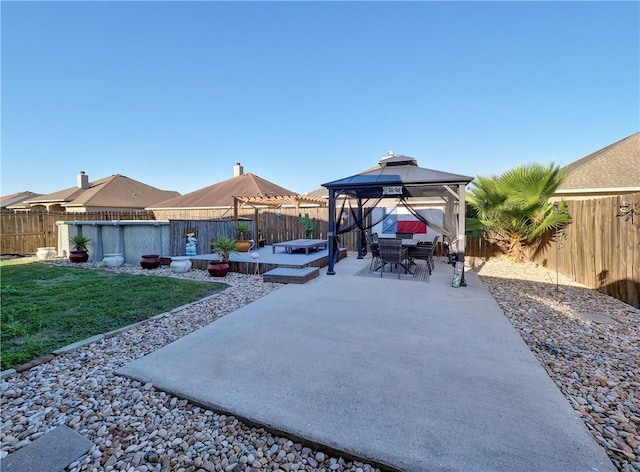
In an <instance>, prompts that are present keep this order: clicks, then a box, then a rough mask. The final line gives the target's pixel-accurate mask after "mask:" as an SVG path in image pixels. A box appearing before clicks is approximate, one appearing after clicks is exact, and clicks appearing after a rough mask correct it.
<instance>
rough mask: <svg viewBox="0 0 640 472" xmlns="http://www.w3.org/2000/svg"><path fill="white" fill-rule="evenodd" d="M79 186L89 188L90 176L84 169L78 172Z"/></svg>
mask: <svg viewBox="0 0 640 472" xmlns="http://www.w3.org/2000/svg"><path fill="white" fill-rule="evenodd" d="M78 188H89V176H88V175H87V174H85V173H84V171H83V170H81V171H80V173H79V174H78Z"/></svg>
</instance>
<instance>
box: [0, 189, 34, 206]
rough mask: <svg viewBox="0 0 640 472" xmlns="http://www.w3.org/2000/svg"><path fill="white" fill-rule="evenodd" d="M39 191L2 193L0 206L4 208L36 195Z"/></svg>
mask: <svg viewBox="0 0 640 472" xmlns="http://www.w3.org/2000/svg"><path fill="white" fill-rule="evenodd" d="M38 195H40V194H39V193H35V192H30V191H29V190H25V191H24V192H18V193H12V194H11V195H4V196H2V197H0V208H5V207H7V206H9V205H15V204H17V203H20V202H22V201H24V200H27V199H29V198H33V197H37V196H38Z"/></svg>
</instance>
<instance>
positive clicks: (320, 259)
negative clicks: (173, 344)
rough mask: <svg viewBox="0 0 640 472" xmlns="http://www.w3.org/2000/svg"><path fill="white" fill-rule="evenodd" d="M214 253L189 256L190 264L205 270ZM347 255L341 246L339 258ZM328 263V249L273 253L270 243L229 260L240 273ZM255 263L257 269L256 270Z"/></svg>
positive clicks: (167, 258)
mask: <svg viewBox="0 0 640 472" xmlns="http://www.w3.org/2000/svg"><path fill="white" fill-rule="evenodd" d="M253 253H257V254H258V256H259V257H258V258H256V259H254V258H252V257H251V254H253ZM216 257H217V255H216V254H198V255H196V256H192V257H190V259H191V265H192V267H193V268H194V269H201V270H206V269H207V264H208V262H209V261H212V260H216ZM345 257H347V250H346V249H345V248H341V249H340V252H339V258H340V259H344V258H345ZM170 263H171V257H170V256H162V264H163V265H169V264H170ZM328 264H329V251H328V250H327V249H321V250H319V251H314V252H311V253H309V254H304V253H292V254H288V253H286V252H276V253H275V254H273V251H272V248H271V246H270V245H268V246H266V247H261V248H259V249H257V250H251V251H250V252H238V253H235V254H231V256H230V260H229V266H230V270H231V271H232V272H239V273H242V274H256V273H257V274H264V273H265V272H268V271H270V270H273V269H277V268H281V267H282V268H289V269H301V268H304V267H318V268H322V267H326V266H327V265H328ZM256 265H257V269H258V270H257V271H256Z"/></svg>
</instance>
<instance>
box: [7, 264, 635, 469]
mask: <svg viewBox="0 0 640 472" xmlns="http://www.w3.org/2000/svg"><path fill="white" fill-rule="evenodd" d="M56 263H57V264H68V263H67V262H64V261H59V262H56ZM99 265H100V264H90V263H89V264H82V266H85V267H96V268H97V267H99ZM105 270H113V271H122V272H127V273H140V274H144V275H147V276H179V277H184V278H190V279H195V280H210V281H222V282H225V283H227V284H229V285H230V287H229V288H228V289H226V290H224V291H222V292H220V293H219V294H216V295H214V296H213V297H210V298H208V299H206V300H204V301H202V302H198V303H194V304H191V305H188V306H186V307H183V308H181V309H178V310H174V311H173V312H171V313H167V314H166V315H165V316H162V317H158V318H155V319H152V320H149V321H148V322H146V323H143V324H141V325H137V326H135V327H134V328H132V329H129V330H127V331H124V332H121V333H119V334H115V335H113V336H110V337H105V338H103V339H101V340H100V341H98V342H95V343H93V344H91V345H89V346H85V347H82V348H79V349H77V350H76V351H73V352H70V353H65V354H62V355H59V356H56V357H54V358H53V359H52V360H51V361H50V362H47V363H43V364H41V365H38V366H36V367H34V368H32V369H30V370H27V371H25V372H21V373H16V374H13V375H11V376H9V377H6V378H5V379H3V380H2V381H1V385H0V389H1V394H2V397H1V400H2V412H1V420H2V433H1V436H0V455H1V456H5V455H6V454H7V453H9V452H13V451H15V450H17V449H20V448H21V447H23V446H24V445H26V444H28V443H29V442H30V441H33V440H35V439H36V438H38V437H39V436H41V435H42V434H44V433H45V432H47V431H49V430H51V429H52V428H54V427H55V426H57V425H62V424H66V425H67V426H69V427H71V428H73V429H75V430H76V431H77V432H78V433H80V434H81V435H82V436H84V437H85V438H87V439H89V440H91V441H92V442H93V443H94V446H93V447H92V449H91V450H90V451H89V452H88V454H86V455H84V456H83V457H81V458H79V459H78V460H77V461H76V462H74V463H73V464H71V466H70V467H69V468H68V469H67V470H69V471H90V470H91V471H94V470H95V471H103V470H104V471H109V470H127V471H169V470H171V471H185V472H187V471H201V470H202V471H227V472H230V471H234V472H236V471H248V470H281V471H284V472H290V471H295V470H337V471H356V472H363V471H374V470H378V469H376V468H375V467H374V466H372V465H370V464H365V463H361V462H358V461H350V460H346V459H343V458H341V457H338V456H332V455H331V454H328V453H326V452H323V451H319V450H316V449H312V448H309V447H306V446H305V445H302V444H300V443H297V442H296V441H295V440H292V439H290V438H287V437H282V436H278V435H275V434H271V433H269V432H267V431H265V430H264V429H261V428H253V427H251V426H248V425H245V424H243V423H242V422H241V421H239V420H238V419H236V418H234V417H232V416H225V415H221V414H218V413H216V412H213V411H209V410H206V409H204V408H201V407H198V406H196V405H193V404H192V403H190V402H188V401H186V400H181V399H179V398H176V397H174V396H172V395H169V394H167V393H164V392H162V391H159V390H156V389H155V388H154V387H153V386H152V385H149V384H147V385H143V384H141V383H140V382H137V381H134V380H131V379H126V378H123V377H120V376H117V375H114V372H115V371H116V370H117V369H118V368H120V367H121V366H123V365H125V364H127V363H129V362H130V361H132V360H134V359H137V358H140V357H142V356H144V355H146V354H148V353H150V352H152V351H155V350H157V349H159V348H160V347H162V346H164V345H166V344H168V343H170V342H172V341H174V340H176V339H178V338H179V337H182V336H184V335H185V334H188V333H190V332H192V331H195V330H197V329H199V328H200V327H202V326H205V325H207V324H209V323H211V322H212V321H214V320H216V319H217V318H220V317H222V316H224V315H226V314H228V313H230V312H232V311H234V310H236V309H237V308H239V307H241V306H243V305H246V304H247V303H250V302H252V301H254V300H256V299H258V298H260V297H262V296H264V295H266V294H268V293H270V292H271V291H273V290H276V289H277V288H278V287H280V285H279V284H271V283H264V282H263V281H262V278H261V277H260V276H253V275H243V274H237V273H230V274H228V275H227V277H225V278H224V279H222V280H220V279H212V278H211V277H209V275H208V273H207V272H206V271H200V270H191V271H189V272H187V273H185V274H173V273H172V272H171V271H170V269H169V268H167V267H161V268H159V269H155V270H153V271H145V270H143V269H141V268H139V267H137V266H131V265H125V266H123V267H121V268H117V269H105ZM479 275H480V277H481V278H482V280H483V283H484V284H485V285H486V286H487V288H488V289H489V291H490V292H491V294H492V295H493V296H494V297H495V298H496V300H497V301H498V303H499V305H500V306H501V308H502V309H503V310H504V312H505V314H506V316H507V317H508V319H509V320H510V321H511V323H512V324H513V326H514V327H515V328H516V329H517V330H518V331H519V332H520V334H521V336H522V338H523V339H524V340H525V342H526V343H527V344H528V345H529V347H530V348H531V350H532V351H533V353H534V354H535V356H536V357H537V358H538V359H539V361H540V363H541V364H542V365H543V366H544V368H545V369H546V370H547V372H548V373H549V375H550V376H551V378H552V379H553V380H554V381H555V382H556V384H557V385H558V387H559V388H560V389H561V391H562V392H563V393H564V395H565V396H566V397H567V399H568V400H569V402H570V403H571V404H572V405H573V406H574V408H575V410H576V411H577V412H578V414H579V415H580V416H581V417H582V418H583V419H584V421H585V423H586V425H587V427H588V428H589V429H590V431H591V432H592V433H593V434H594V436H595V438H596V440H597V441H598V442H599V443H600V444H601V445H602V446H603V447H604V448H605V449H606V450H607V452H608V454H609V457H610V458H611V459H612V461H613V462H614V464H615V465H616V466H617V467H618V469H619V470H622V471H625V472H626V471H636V472H640V462H639V461H640V446H639V442H640V435H639V434H640V433H639V431H638V429H639V428H640V335H639V334H638V322H639V321H640V310H637V309H635V308H633V307H631V306H629V305H626V304H624V303H622V302H620V301H618V300H615V299H613V298H611V297H608V296H606V295H604V294H601V293H598V292H596V291H592V290H588V289H586V288H584V287H581V286H579V285H576V284H573V283H571V282H570V281H568V280H567V279H565V278H561V279H560V287H559V291H558V292H557V293H556V285H555V272H553V273H552V272H550V271H548V270H546V269H543V268H540V267H536V266H535V265H531V264H518V265H516V264H510V263H507V262H495V263H488V264H485V265H484V266H482V268H481V269H480V270H479ZM524 427H526V425H524Z"/></svg>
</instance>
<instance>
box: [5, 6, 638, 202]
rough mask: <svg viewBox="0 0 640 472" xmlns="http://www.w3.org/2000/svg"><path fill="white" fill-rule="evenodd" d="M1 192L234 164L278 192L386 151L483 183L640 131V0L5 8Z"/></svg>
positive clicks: (157, 181)
mask: <svg viewBox="0 0 640 472" xmlns="http://www.w3.org/2000/svg"><path fill="white" fill-rule="evenodd" d="M1 15H2V169H1V171H2V190H1V194H2V195H8V194H11V193H15V192H19V191H22V190H31V191H34V192H38V193H50V192H53V191H57V190H60V189H62V188H66V187H71V186H74V185H75V181H76V175H77V174H78V172H79V171H81V170H84V171H86V172H87V173H88V174H89V177H90V179H91V180H94V179H98V178H102V177H106V176H109V175H112V174H116V173H119V174H124V175H126V176H128V177H131V178H133V179H136V180H140V181H142V182H145V183H147V184H150V185H153V186H156V187H159V188H162V189H166V190H177V191H179V192H181V193H183V194H184V193H188V192H191V191H194V190H197V189H200V188H202V187H205V186H207V185H211V184H213V183H216V182H219V181H221V180H225V179H227V178H230V177H231V176H232V168H233V165H234V164H235V163H236V162H240V163H242V165H243V166H244V170H245V172H252V173H255V174H257V175H259V176H261V177H264V178H266V179H268V180H271V181H273V182H275V183H277V184H279V185H282V186H284V187H286V188H288V189H290V190H293V191H296V192H299V193H305V192H308V191H311V190H314V189H316V188H318V187H319V186H320V184H322V183H324V182H328V181H332V180H336V179H340V178H343V177H346V176H348V175H352V174H355V173H357V172H359V171H361V170H364V169H366V168H369V167H371V166H373V165H375V164H376V163H377V162H378V159H379V158H380V157H382V156H384V155H386V153H387V151H389V150H394V151H395V152H396V153H398V154H405V155H409V156H413V157H416V158H417V159H418V163H419V165H420V166H422V167H427V168H432V169H438V170H442V171H447V172H453V173H458V174H464V175H470V176H475V175H477V174H483V175H490V174H496V173H501V172H504V171H506V170H508V169H510V168H512V167H514V166H516V165H518V164H524V163H528V162H534V161H535V162H542V163H549V162H552V161H553V162H556V163H557V164H560V165H565V164H568V163H570V162H572V161H575V160H577V159H579V158H581V157H583V156H585V155H587V154H589V153H591V152H593V151H596V150H598V149H600V148H602V147H604V146H606V145H608V144H611V143H613V142H615V141H617V140H619V139H622V138H624V137H626V136H628V135H630V134H632V133H634V132H636V131H639V130H640V32H639V31H640V3H638V2H428V1H427V2H176V3H173V2H53V3H50V2H7V1H3V2H2V5H1Z"/></svg>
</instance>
